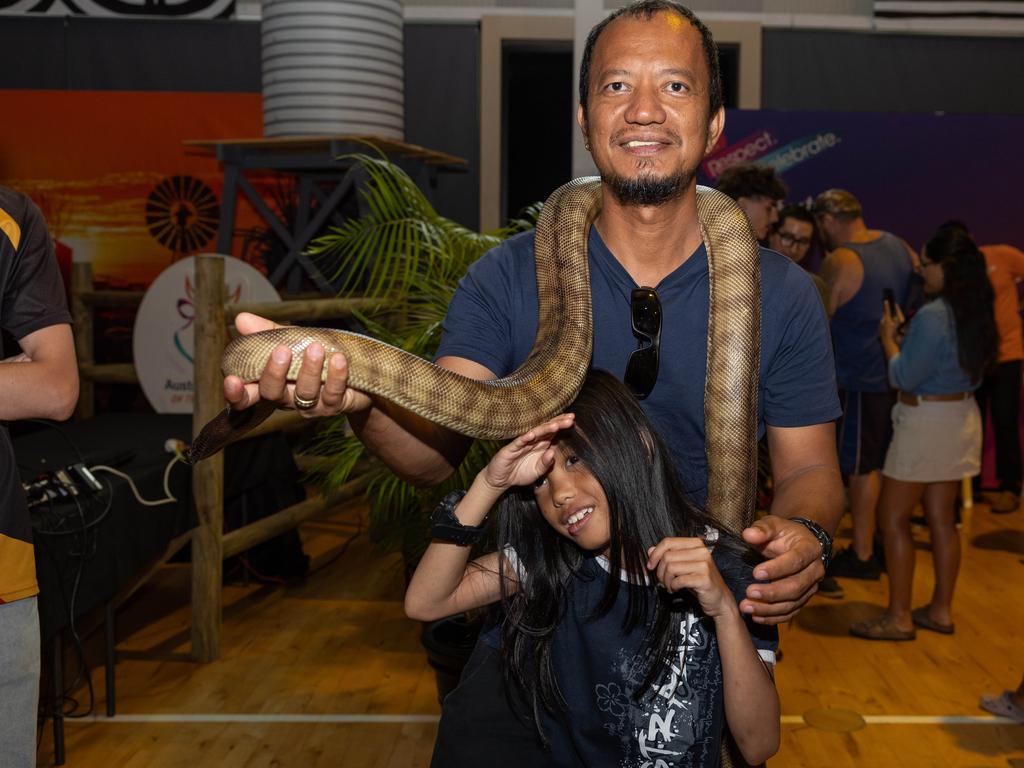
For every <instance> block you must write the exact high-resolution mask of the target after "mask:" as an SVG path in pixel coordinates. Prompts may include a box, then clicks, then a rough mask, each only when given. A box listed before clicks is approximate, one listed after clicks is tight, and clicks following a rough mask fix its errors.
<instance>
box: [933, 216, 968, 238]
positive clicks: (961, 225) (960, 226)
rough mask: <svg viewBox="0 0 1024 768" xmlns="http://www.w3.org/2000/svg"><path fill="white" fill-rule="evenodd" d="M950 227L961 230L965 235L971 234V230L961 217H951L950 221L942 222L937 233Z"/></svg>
mask: <svg viewBox="0 0 1024 768" xmlns="http://www.w3.org/2000/svg"><path fill="white" fill-rule="evenodd" d="M950 229H955V230H959V231H960V232H963V233H964V234H965V235H969V234H971V230H969V229H968V228H967V225H966V224H964V223H963V222H962V221H960V219H949V221H944V222H942V223H941V224H940V225H939V228H938V230H936V234H938V232H944V231H946V230H950Z"/></svg>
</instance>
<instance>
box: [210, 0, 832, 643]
mask: <svg viewBox="0 0 1024 768" xmlns="http://www.w3.org/2000/svg"><path fill="white" fill-rule="evenodd" d="M577 119H578V122H579V125H580V129H581V130H582V132H583V135H584V138H585V140H586V146H587V148H588V149H589V151H590V152H591V154H592V156H593V158H594V162H595V164H596V166H597V168H598V169H599V171H600V174H601V179H602V209H601V213H600V215H599V216H598V218H597V220H596V221H595V223H594V226H593V227H592V229H591V232H590V236H589V241H588V258H589V263H590V279H591V291H592V294H593V307H594V335H593V339H594V353H593V360H592V365H593V367H595V368H602V369H605V370H608V371H611V372H613V373H615V374H616V375H618V376H621V377H624V379H625V380H626V382H627V383H628V384H630V385H631V386H632V387H633V388H634V391H636V392H637V394H638V396H642V397H643V399H642V405H643V407H644V409H645V410H646V411H647V413H648V415H649V416H650V417H651V419H652V421H653V422H654V423H655V424H656V425H657V426H658V428H659V430H660V431H661V433H662V435H663V437H664V438H665V439H666V441H667V442H668V443H669V445H670V448H671V450H672V451H673V454H674V456H675V458H676V463H677V466H678V469H679V472H680V474H681V476H682V478H683V481H684V483H685V485H686V487H687V489H688V491H689V493H690V494H691V496H692V498H693V500H694V502H696V503H697V504H699V505H701V504H703V503H704V501H705V496H706V490H707V465H706V458H705V454H704V377H705V371H706V359H707V334H708V302H709V294H708V260H707V253H706V250H705V247H704V244H703V242H702V239H701V233H700V228H699V225H698V216H697V208H696V199H695V185H696V170H697V168H698V166H699V164H700V163H701V161H702V160H703V158H704V156H705V155H706V154H707V153H708V152H709V151H710V150H711V149H712V148H713V147H714V146H715V143H716V142H717V141H718V138H719V136H720V135H721V133H722V130H723V127H724V122H725V112H724V109H723V107H722V97H721V80H720V75H719V71H718V58H717V52H716V49H715V46H714V42H713V40H712V38H711V34H710V32H709V31H708V30H707V28H706V27H704V25H703V24H702V23H701V22H700V21H699V20H698V19H697V18H696V17H695V16H694V15H693V14H692V12H690V11H689V10H688V9H686V8H684V7H682V6H679V5H677V4H675V3H673V2H669V0H645V1H644V2H638V3H634V4H633V5H631V6H628V7H627V8H624V9H621V10H619V11H616V12H614V13H613V14H612V15H611V16H609V17H608V19H606V20H605V21H603V22H602V23H600V24H598V25H597V26H596V27H595V28H594V30H593V31H592V32H591V34H590V37H589V38H588V41H587V46H586V50H585V52H584V55H583V61H582V64H581V68H580V104H579V108H578V113H577ZM761 272H762V275H761V279H762V310H761V313H762V318H761V363H760V386H759V398H758V431H759V433H763V432H764V431H766V432H767V439H768V444H769V447H770V451H771V460H772V472H773V478H774V489H775V495H774V500H773V503H772V507H771V514H770V515H768V516H766V517H764V518H762V519H760V520H758V521H757V522H755V523H754V524H753V525H752V526H750V527H749V528H747V529H746V530H744V531H743V538H744V539H745V540H746V541H747V542H748V543H750V544H751V545H752V546H754V547H755V548H757V549H758V550H760V551H761V552H762V553H763V554H764V555H765V557H766V558H768V560H767V561H766V562H764V563H763V564H761V565H760V566H758V567H757V569H756V572H755V576H756V577H757V578H760V579H763V580H765V581H766V582H767V583H762V584H754V585H752V586H751V587H750V588H749V590H748V592H747V598H746V599H745V600H744V601H743V602H742V603H741V605H740V608H741V610H742V611H743V612H744V613H746V614H748V615H749V616H751V618H752V619H753V621H754V622H757V623H760V624H777V623H780V622H783V621H787V620H788V619H790V618H792V617H793V616H794V615H795V614H796V612H797V611H798V610H799V609H800V607H801V606H802V605H803V604H804V603H805V602H806V601H807V600H808V599H809V598H810V597H811V595H812V594H813V593H814V591H815V589H816V585H817V583H818V581H819V580H820V579H821V578H822V576H823V575H824V566H823V558H827V555H828V554H829V550H830V547H831V542H830V540H829V536H830V535H831V533H832V532H833V531H834V529H835V527H836V524H837V523H838V520H839V516H840V514H841V511H842V484H841V480H840V475H839V471H838V466H837V460H836V452H835V435H834V424H833V420H834V419H835V418H837V417H838V416H839V414H840V410H839V403H838V398H837V396H836V388H835V374H834V365H833V360H832V351H831V344H830V342H829V338H828V333H827V324H826V323H825V318H824V316H823V312H822V308H821V302H820V300H819V299H818V296H817V293H816V291H815V288H814V285H813V283H812V282H811V280H810V278H809V277H808V276H807V274H806V273H805V272H804V271H803V270H801V269H800V268H799V267H798V266H797V265H795V264H793V263H792V262H791V261H790V260H789V259H787V258H785V257H783V256H781V255H779V254H776V253H774V252H773V251H767V250H762V251H761ZM639 286H654V288H653V289H648V290H647V291H643V292H637V291H635V289H637V288H638V287H639ZM638 313H639V314H640V315H644V314H645V313H646V315H647V316H648V317H650V316H651V313H655V314H657V313H660V317H661V318H662V322H663V324H664V328H663V330H661V333H660V342H657V343H655V342H654V340H653V339H652V338H651V335H650V334H644V333H643V332H642V331H643V328H641V329H640V331H641V332H635V330H634V326H635V323H636V321H637V315H638ZM537 323H538V320H537V295H536V283H535V267H534V256H533V235H532V233H524V234H522V235H519V236H516V237H514V238H512V239H510V240H508V241H506V242H505V243H503V244H502V245H500V246H498V247H497V248H495V249H493V250H492V251H490V252H489V253H487V254H486V255H485V256H484V257H483V258H482V259H481V260H480V261H479V262H477V263H476V264H475V265H474V266H473V267H471V268H470V270H469V272H468V274H467V275H466V276H465V277H464V278H463V280H462V281H461V282H460V285H459V289H458V291H457V292H456V294H455V296H454V298H453V299H452V302H451V305H450V306H449V311H448V317H447V319H446V321H445V333H444V337H443V339H442V342H441V346H440V349H439V352H438V359H437V363H438V364H439V365H441V366H443V367H445V368H449V369H451V370H453V371H456V372H458V373H461V374H464V375H466V376H469V377H473V378H476V379H493V378H496V377H500V376H504V375H506V374H507V373H509V372H511V371H513V370H515V369H516V368H517V367H518V366H519V365H520V364H521V363H522V362H523V360H525V358H526V356H527V355H528V354H529V351H530V349H531V347H532V344H533V340H534V337H535V334H536V329H537ZM642 324H643V321H642V320H641V325H642ZM236 326H237V327H238V329H239V330H240V331H241V332H242V333H252V332H255V331H260V330H267V329H269V328H272V327H274V324H273V323H271V322H270V321H268V320H265V319H263V318H259V317H256V316H253V315H245V314H243V315H239V317H238V318H237V320H236ZM638 337H640V338H641V340H642V343H643V344H644V345H645V346H644V348H645V349H650V348H652V347H654V348H655V351H653V352H648V353H645V354H644V355H641V356H640V358H642V359H640V360H639V362H637V361H636V360H634V363H635V364H633V365H630V369H631V370H630V371H628V372H627V362H628V361H629V360H630V359H631V355H632V353H633V352H634V351H635V350H637V348H638V343H637V338H638ZM634 357H636V356H634ZM290 359H291V353H290V351H289V350H288V349H287V348H286V347H279V348H277V349H276V350H274V352H273V353H272V355H271V358H270V360H269V361H268V363H267V365H266V368H265V369H264V372H263V375H262V377H261V378H260V380H259V382H258V383H251V384H245V383H243V382H242V381H241V380H240V379H238V378H237V377H228V378H227V379H225V382H224V392H225V396H226V398H227V400H228V402H229V403H230V404H231V405H232V407H233V408H236V409H240V408H246V407H250V406H252V405H253V404H254V403H255V402H257V401H258V400H260V399H269V400H272V401H274V402H276V403H277V404H279V405H280V406H281V407H285V408H290V407H299V409H300V410H301V411H302V413H303V414H304V415H306V416H310V417H322V416H329V415H337V414H339V413H346V414H348V418H349V421H350V423H351V424H352V428H353V429H354V430H355V432H356V434H358V435H359V437H360V438H361V439H362V440H363V441H364V442H365V443H366V444H367V446H369V447H370V449H371V450H372V451H373V452H374V453H375V454H376V455H378V456H379V457H380V458H381V459H382V460H383V461H384V462H385V463H387V464H388V465H389V466H390V467H391V468H392V469H393V470H394V471H395V472H397V473H399V474H400V475H401V476H403V477H405V478H407V479H409V480H410V481H412V482H415V483H417V484H421V485H431V484H436V483H438V482H440V481H441V480H443V479H444V478H445V477H447V476H448V475H449V474H450V473H451V472H452V471H453V469H454V467H456V466H457V465H458V463H459V462H460V461H461V460H462V457H463V456H464V455H465V451H466V449H467V448H468V445H469V439H468V438H464V437H462V436H460V435H457V434H454V433H452V432H450V431H448V430H446V429H445V428H443V427H440V426H437V425H435V424H432V423H430V422H427V421H425V420H424V419H422V418H420V417H418V416H415V415H413V414H411V413H409V412H407V411H405V410H403V409H401V408H399V407H398V406H395V405H393V404H391V403H389V402H386V401H384V400H380V399H375V398H371V397H370V396H368V395H366V394H364V393H362V392H359V391H356V390H353V389H348V388H347V387H346V381H347V375H348V372H347V367H346V366H347V364H346V361H345V359H344V356H343V355H342V354H340V353H338V354H335V355H333V356H332V358H331V359H330V360H328V361H325V360H324V350H323V348H322V347H320V345H318V344H314V345H311V346H310V347H309V348H308V349H307V351H306V353H305V357H304V361H303V364H302V367H301V369H300V372H299V375H298V377H297V380H296V382H295V383H294V384H290V383H288V382H287V381H286V378H285V373H286V371H287V369H288V365H289V363H290ZM652 363H653V368H652ZM325 364H326V365H327V366H328V373H327V375H326V377H325V378H324V381H323V384H322V385H321V378H322V376H321V374H322V371H323V366H324V365H325ZM634 368H635V369H636V370H633V369H634ZM792 518H800V519H801V520H800V521H796V520H793V519H792Z"/></svg>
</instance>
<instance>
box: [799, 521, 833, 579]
mask: <svg viewBox="0 0 1024 768" xmlns="http://www.w3.org/2000/svg"><path fill="white" fill-rule="evenodd" d="M789 519H790V520H791V521H792V522H794V523H799V524H800V525H802V526H803V527H804V528H806V529H807V530H809V531H810V532H811V533H813V534H814V538H816V539H817V540H818V543H819V544H821V564H822V565H824V566H825V569H826V570H828V564H829V563H830V562H832V537H831V536H829V535H828V533H827V532H826V531H825V529H824V528H822V527H821V526H820V525H818V524H817V523H816V522H814V521H813V520H808V519H807V518H806V517H791V518H789Z"/></svg>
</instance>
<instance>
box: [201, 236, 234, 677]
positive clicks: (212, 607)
mask: <svg viewBox="0 0 1024 768" xmlns="http://www.w3.org/2000/svg"><path fill="white" fill-rule="evenodd" d="M224 299H225V291H224V258H223V257H221V256H197V257H196V302H195V308H196V321H195V324H194V327H195V344H194V347H193V349H194V355H195V379H194V384H193V392H192V394H193V398H192V401H193V411H192V413H193V415H192V435H193V437H195V436H196V435H197V434H198V433H199V430H200V429H202V427H203V425H204V424H206V422H208V421H209V420H210V419H212V418H213V417H214V416H216V415H217V413H218V412H219V411H220V410H221V409H222V408H223V404H224V395H223V380H222V377H221V372H220V359H221V355H222V354H223V352H224V346H225V344H226V336H227V330H226V323H225V317H224ZM192 491H193V495H194V498H195V503H196V515H197V516H198V518H199V519H198V523H199V525H198V527H197V528H196V530H195V533H194V535H193V536H192V656H193V657H194V658H195V659H196V661H203V662H207V661H213V660H215V659H216V658H217V657H218V656H219V655H220V622H221V570H222V560H223V552H224V542H223V535H224V454H223V453H217V454H216V455H214V456H212V457H210V458H208V459H206V460H205V461H202V462H200V463H199V464H198V465H196V467H195V468H194V469H193V470H192Z"/></svg>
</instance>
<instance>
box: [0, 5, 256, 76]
mask: <svg viewBox="0 0 1024 768" xmlns="http://www.w3.org/2000/svg"><path fill="white" fill-rule="evenodd" d="M0 88H58V89H59V88H69V89H72V90H114V91H214V92H231V91H235V92H242V93H244V92H249V91H258V90H260V25H259V23H258V22H251V21H187V20H171V19H160V20H154V19H105V18H78V17H65V18H49V17H44V18H26V17H17V16H2V17H0Z"/></svg>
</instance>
